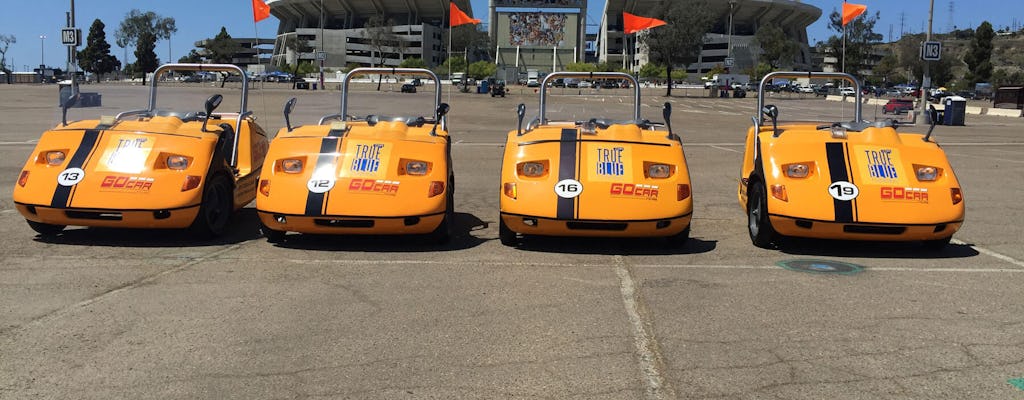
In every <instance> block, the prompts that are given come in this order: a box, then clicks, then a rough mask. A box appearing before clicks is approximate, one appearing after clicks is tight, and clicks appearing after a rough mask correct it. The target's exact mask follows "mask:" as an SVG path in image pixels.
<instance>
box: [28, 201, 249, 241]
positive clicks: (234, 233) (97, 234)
mask: <svg viewBox="0 0 1024 400" xmlns="http://www.w3.org/2000/svg"><path fill="white" fill-rule="evenodd" d="M258 221H259V218H258V217H256V209H253V208H243V209H241V210H239V211H238V212H237V213H235V215H234V216H233V217H232V219H231V222H229V225H228V228H227V231H225V232H224V234H223V235H221V236H219V237H215V238H212V239H204V238H197V237H195V236H194V235H193V234H192V233H190V232H189V231H188V230H187V229H135V228H77V227H76V228H68V229H65V230H64V231H63V232H61V233H60V234H57V235H54V236H44V235H36V237H35V238H34V240H36V241H38V242H43V243H51V244H66V245H78V246H118V247H199V246H223V245H226V244H236V243H242V242H245V241H249V240H253V239H258V238H259V224H258Z"/></svg>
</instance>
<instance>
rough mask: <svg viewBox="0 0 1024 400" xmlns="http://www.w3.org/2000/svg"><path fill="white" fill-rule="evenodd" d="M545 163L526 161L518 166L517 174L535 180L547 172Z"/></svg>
mask: <svg viewBox="0 0 1024 400" xmlns="http://www.w3.org/2000/svg"><path fill="white" fill-rule="evenodd" d="M544 164H545V163H543V162H539V161H527V162H524V163H520V164H519V173H520V174H522V175H523V176H526V177H530V178H536V177H539V176H544V174H545V173H546V172H547V169H548V168H547V166H546V165H544Z"/></svg>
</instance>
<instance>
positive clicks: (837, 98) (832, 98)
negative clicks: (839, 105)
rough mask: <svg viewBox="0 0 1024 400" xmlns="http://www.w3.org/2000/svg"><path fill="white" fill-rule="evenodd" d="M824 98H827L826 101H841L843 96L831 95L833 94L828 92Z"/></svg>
mask: <svg viewBox="0 0 1024 400" xmlns="http://www.w3.org/2000/svg"><path fill="white" fill-rule="evenodd" d="M825 100H828V101H843V96H833V95H831V94H830V95H828V96H825Z"/></svg>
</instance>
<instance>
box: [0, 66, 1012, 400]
mask: <svg viewBox="0 0 1024 400" xmlns="http://www.w3.org/2000/svg"><path fill="white" fill-rule="evenodd" d="M385 86H387V85H385ZM83 90H87V91H97V92H100V93H101V94H103V99H104V105H103V107H99V108H90V109H79V110H73V112H72V117H81V116H90V117H95V116H96V115H97V114H111V115H112V114H114V113H116V112H117V111H120V110H123V108H144V107H143V106H142V104H144V103H142V100H143V99H145V97H144V96H145V93H146V92H145V88H140V87H131V86H120V85H87V86H84V87H83ZM385 90H393V91H398V86H397V85H396V86H394V87H393V88H387V87H385ZM196 91H198V92H200V94H199V95H198V96H188V97H186V96H182V97H183V98H185V99H184V100H181V101H183V102H185V103H187V104H195V109H197V110H198V109H200V108H201V105H202V100H203V99H204V98H205V96H206V95H208V94H209V93H218V92H222V91H227V92H230V93H225V95H226V97H228V98H230V96H231V95H235V96H237V89H232V88H227V89H219V88H215V87H205V86H204V87H202V88H196V87H189V88H177V87H175V88H168V89H167V93H169V94H172V95H175V97H177V96H176V95H178V94H182V93H189V92H192V93H194V92H196ZM617 91H618V90H617V89H616V90H613V92H612V94H618V92H617ZM56 92H57V89H56V87H54V86H29V85H0V188H4V189H3V190H2V191H0V259H2V262H0V398H2V399H22V398H36V397H38V398H81V399H109V398H189V399H194V398H216V399H235V398H237V399H253V398H275V399H276V398H282V399H284V398H288V399H291V398H353V399H406V398H408V399H448V398H471V399H478V398H551V399H568V398H579V399H672V398H685V399H705V398H707V399H711V398H729V399H772V398H777V399H830V398H842V399H860V398H863V399H938V398H942V399H1012V398H1024V339H1022V337H1024V336H1022V333H1024V301H1022V299H1024V296H1022V289H1021V288H1022V287H1024V261H1022V260H1024V229H1022V225H1024V205H1022V204H1024V203H1022V202H1021V198H1022V197H1024V190H1022V189H1021V188H1020V187H1018V186H1016V184H1017V183H1018V182H1019V181H1020V179H1019V178H1020V168H1021V167H1024V119H1021V118H1006V117H994V116H973V115H971V116H968V118H967V126H962V127H949V126H939V127H937V128H936V129H935V134H934V135H935V137H936V138H937V140H938V141H939V142H940V143H941V144H942V146H943V148H944V149H945V150H946V152H947V154H948V155H949V157H950V159H951V162H952V164H953V166H954V168H955V169H956V173H957V175H958V177H959V179H960V182H961V184H962V185H963V191H964V196H965V201H966V206H967V216H966V223H965V224H964V226H963V228H962V229H961V230H960V231H959V232H958V233H957V234H956V235H955V236H954V240H953V244H951V245H950V246H949V247H947V248H946V249H944V250H943V251H941V252H939V253H933V252H928V251H926V250H925V249H924V248H923V247H921V246H918V245H916V244H888V243H882V244H879V243H864V242H854V243H850V242H829V241H801V242H798V243H796V244H793V245H791V246H788V247H785V248H783V249H782V250H765V249H760V248H756V247H754V246H752V245H751V244H750V240H749V238H748V236H747V232H746V226H745V223H746V215H745V213H744V211H743V210H742V209H741V208H740V206H739V204H738V201H737V198H736V184H737V181H738V174H739V170H740V163H741V152H742V150H743V144H742V141H743V137H744V135H745V132H746V129H747V127H748V126H749V125H750V117H751V116H752V113H753V110H754V108H755V106H754V99H752V98H749V97H748V98H746V99H717V98H715V99H710V98H700V97H696V95H694V97H672V98H666V97H663V96H662V95H663V94H664V93H663V89H659V90H653V89H651V90H645V92H644V98H643V104H642V107H641V110H642V113H643V114H644V116H645V117H647V118H649V119H651V120H660V119H661V109H660V107H661V104H662V103H664V102H666V101H668V102H670V103H671V104H672V105H673V110H674V114H673V118H672V122H673V128H674V129H675V130H676V131H677V132H679V133H681V135H682V137H683V141H684V148H685V151H686V155H687V159H688V163H689V167H690V170H691V174H692V175H691V179H692V182H693V196H694V202H695V209H694V213H693V225H692V227H693V228H692V233H691V238H692V239H691V240H690V241H689V242H688V243H687V244H686V245H685V246H683V247H678V248H676V247H669V246H668V245H666V244H665V243H664V242H661V241H651V240H582V239H545V238H529V240H527V241H526V242H525V245H524V246H523V247H522V248H509V247H505V246H503V245H501V244H500V243H499V242H498V240H497V236H498V227H497V215H498V212H497V210H498V195H499V190H500V188H499V182H498V176H499V168H500V165H499V164H500V159H501V154H502V144H503V141H504V135H505V133H506V132H508V131H509V130H510V129H513V128H514V127H515V123H516V119H515V105H516V104H518V103H520V102H523V103H526V104H527V106H528V107H529V111H528V115H529V114H532V113H535V112H536V105H537V97H536V95H535V94H534V93H533V91H532V89H526V88H519V87H514V88H513V89H512V91H511V94H510V96H509V97H507V98H493V99H492V98H491V97H490V96H486V95H477V94H463V93H454V94H451V95H450V97H449V95H448V94H447V93H445V96H444V100H445V101H450V103H451V106H452V109H451V113H450V129H451V135H452V138H453V140H454V145H453V150H452V151H453V159H454V163H455V173H456V182H457V184H456V211H457V214H456V231H457V233H456V236H455V237H454V238H453V240H452V241H451V243H449V244H447V245H445V246H443V247H435V246H430V245H426V244H420V243H415V242H413V241H410V240H407V239H403V238H380V237H374V238H367V237H312V236H311V237H306V236H303V237H295V238H292V237H289V239H290V240H288V241H286V242H285V243H283V244H281V245H272V244H269V243H267V242H266V241H265V240H262V239H261V238H259V237H258V236H257V227H256V217H255V211H254V209H253V208H252V207H253V206H252V205H250V206H249V207H248V208H246V209H245V210H243V211H242V212H241V213H240V214H239V215H237V216H236V218H235V220H234V225H233V228H232V229H231V230H230V232H229V233H228V234H227V235H226V236H224V237H222V238H220V239H218V240H216V241H214V242H201V241H196V240H194V239H193V238H190V237H188V236H187V235H186V234H184V233H182V232H165V231H134V230H133V231H117V230H107V229H83V228H75V229H70V230H68V231H67V232H66V233H65V234H63V235H62V236H59V237H58V238H56V239H48V240H44V239H42V238H40V237H37V236H36V235H35V234H34V232H33V231H31V230H30V229H29V227H28V226H27V224H25V222H24V220H23V218H22V217H21V216H20V215H19V214H18V213H17V212H16V211H15V210H14V207H13V204H12V200H11V188H12V187H13V185H14V184H15V180H16V179H17V176H18V174H19V172H20V170H21V167H22V165H23V163H24V161H25V159H26V158H27V157H28V155H29V153H30V152H31V151H32V149H33V141H34V140H35V139H36V138H38V136H39V134H40V133H41V132H42V131H43V130H45V129H47V128H49V127H52V126H54V125H55V123H56V122H57V121H58V120H59V118H60V112H59V109H57V108H56V102H57V93H56ZM593 93H602V92H600V91H597V90H591V91H590V94H593ZM556 94H557V96H555V98H554V99H553V101H561V102H564V103H566V104H569V105H572V106H574V107H577V108H579V109H580V110H582V111H579V112H580V113H581V114H586V115H593V116H600V115H602V114H605V113H614V112H621V110H622V108H623V107H628V104H626V102H624V99H625V100H628V98H626V97H623V96H582V95H581V94H585V93H583V92H582V91H576V90H575V89H574V90H572V91H559V92H558V93H556ZM602 94H604V95H607V94H609V93H608V92H607V91H606V92H603V93H602ZM139 96H142V97H139ZM290 96H298V97H299V99H300V100H299V107H298V109H297V111H296V115H295V117H294V118H293V122H294V121H299V123H313V122H315V119H316V118H317V117H319V116H320V115H324V114H329V113H333V112H337V108H338V103H339V100H338V99H339V92H338V91H336V90H329V91H319V92H312V91H302V92H299V91H291V90H287V89H286V88H285V87H284V86H273V85H270V86H266V87H264V88H263V89H260V90H255V91H254V94H253V95H252V97H251V98H250V99H249V106H250V107H251V108H253V109H255V111H256V113H257V115H258V117H259V122H260V124H261V125H262V126H263V127H264V129H266V130H267V131H268V132H276V131H277V130H278V129H279V128H280V127H281V126H283V125H284V120H283V118H282V115H281V108H282V106H283V104H284V102H285V100H286V99H287V98H288V97H290ZM402 96H405V97H402ZM409 96H419V97H409ZM429 96H430V94H424V91H423V89H421V90H420V93H417V94H414V95H403V94H399V93H386V94H384V95H381V96H367V98H368V99H369V100H368V101H369V102H370V103H369V104H367V105H366V106H367V107H368V109H369V110H373V109H382V110H389V109H395V107H396V106H395V104H396V103H395V102H396V101H409V99H424V101H426V100H429V99H430V97H429ZM132 99H134V100H132ZM231 101H235V100H225V102H224V103H223V105H222V109H223V108H225V107H228V106H229V105H231V106H234V105H235V104H236V103H232V102H231ZM770 101H771V102H772V103H774V104H776V105H778V106H779V109H780V111H781V115H782V118H783V119H801V118H811V117H813V116H816V115H818V114H821V113H822V112H824V111H826V108H829V107H832V108H834V107H838V106H839V105H840V104H841V103H837V102H826V101H823V100H820V98H819V99H814V98H813V97H809V98H799V96H796V95H794V96H780V97H777V98H773V99H771V100H770ZM133 105H134V107H133ZM846 107H849V105H847V106H846ZM567 108H568V107H567ZM829 112H836V111H835V110H834V109H832V110H829ZM875 112H877V115H878V116H879V117H881V109H880V108H878V109H877V110H876V109H874V107H867V108H865V115H866V116H868V117H872V116H873V115H875V114H874V113H875ZM382 113H383V112H382ZM839 113H840V114H844V113H845V115H846V116H847V117H849V116H850V115H852V110H850V109H849V108H847V109H845V110H842V111H839ZM574 115H575V114H574ZM788 116H792V117H789V118H787V117H788ZM901 129H905V130H924V129H925V128H924V127H906V128H901ZM1015 171H1016V172H1015ZM793 260H797V261H799V260H828V261H836V262H844V263H850V264H855V265H856V266H859V267H860V268H861V270H860V271H859V272H857V273H851V274H815V273H808V272H797V271H792V270H787V269H784V268H782V267H780V266H779V263H780V262H785V261H793Z"/></svg>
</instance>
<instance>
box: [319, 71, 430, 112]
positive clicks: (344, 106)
mask: <svg viewBox="0 0 1024 400" xmlns="http://www.w3.org/2000/svg"><path fill="white" fill-rule="evenodd" d="M366 74H390V75H426V76H429V77H430V79H432V80H433V81H434V120H435V121H437V119H438V115H437V109H438V108H439V107H441V80H440V79H437V75H436V74H434V72H433V71H431V70H429V69H424V68H356V69H353V70H351V71H349V72H348V73H347V74H345V79H344V80H342V81H341V118H342V120H345V118H348V84H349V81H351V80H352V77H354V76H356V75H366ZM325 118H326V117H325Z"/></svg>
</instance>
